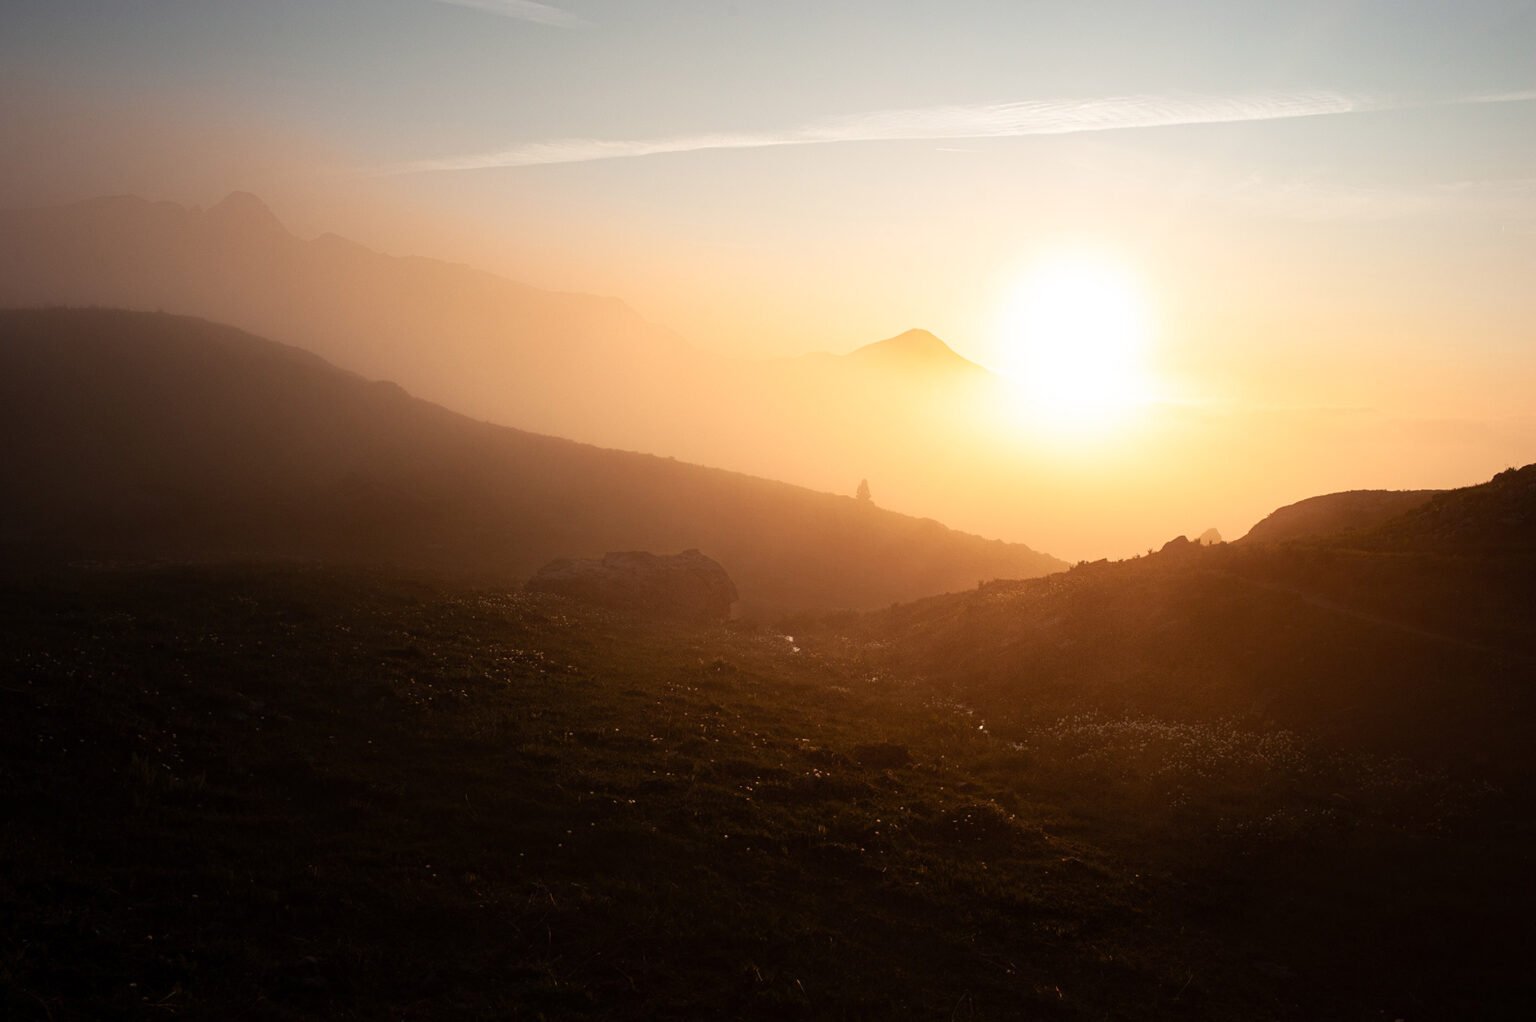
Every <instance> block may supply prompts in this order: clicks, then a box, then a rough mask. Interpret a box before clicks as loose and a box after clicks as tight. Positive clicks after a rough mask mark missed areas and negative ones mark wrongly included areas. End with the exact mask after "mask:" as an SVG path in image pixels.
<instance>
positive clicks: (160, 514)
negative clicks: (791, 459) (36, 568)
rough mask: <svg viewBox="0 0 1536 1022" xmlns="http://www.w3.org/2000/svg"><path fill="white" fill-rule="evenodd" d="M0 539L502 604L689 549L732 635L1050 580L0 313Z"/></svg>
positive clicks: (1030, 565)
mask: <svg viewBox="0 0 1536 1022" xmlns="http://www.w3.org/2000/svg"><path fill="white" fill-rule="evenodd" d="M0 466H3V468H4V472H5V477H6V479H7V500H6V503H5V505H4V507H3V508H0V539H3V540H4V541H6V542H7V543H8V545H10V546H11V547H12V548H13V549H21V550H24V551H36V550H38V549H41V548H52V549H58V550H67V551H72V552H77V553H79V552H85V553H96V554H100V555H102V556H121V555H136V556H162V557H196V558H206V557H225V556H229V555H232V554H233V555H237V556H258V555H259V556H291V557H301V558H308V559H316V560H325V561H331V562H345V563H355V564H393V565H405V566H411V567H422V568H430V569H433V570H438V571H448V572H453V573H458V574H472V575H475V576H478V577H481V578H486V579H496V580H500V581H503V582H507V581H520V580H522V579H524V578H526V577H527V576H528V575H530V574H531V573H532V572H534V571H535V570H536V569H538V568H539V567H540V566H542V565H543V564H544V563H546V562H547V561H549V560H551V559H553V558H556V557H580V556H597V555H601V554H603V553H604V552H606V551H609V550H626V549H643V550H653V551H660V552H670V551H676V550H681V549H687V548H695V547H696V548H699V549H702V550H703V551H704V552H706V553H707V554H709V555H711V556H713V557H715V558H716V559H717V560H719V561H720V562H721V563H722V564H724V565H725V567H726V569H727V571H729V573H730V574H731V576H732V578H733V579H735V581H736V583H737V586H738V588H739V590H740V593H741V597H742V601H743V605H744V607H745V608H746V609H747V610H748V611H749V612H777V611H782V610H787V609H796V608H801V609H803V608H816V607H820V608H837V607H872V606H882V605H885V604H888V603H890V602H892V601H895V600H904V599H913V598H916V597H918V596H922V595H926V594H929V593H934V592H942V591H946V590H954V589H958V588H968V587H972V586H974V585H975V584H976V582H977V580H979V579H987V578H996V577H1011V576H1031V575H1038V574H1042V573H1045V572H1048V571H1053V570H1057V569H1059V568H1060V567H1063V565H1062V564H1061V562H1059V561H1057V560H1056V559H1055V558H1052V557H1049V556H1046V555H1044V554H1039V553H1036V552H1035V551H1033V550H1030V549H1028V548H1027V547H1023V546H1019V545H1016V544H1004V543H1001V542H994V541H988V540H984V539H981V538H979V537H975V536H970V535H965V534H961V533H957V532H953V531H951V530H949V529H946V528H944V527H943V526H942V525H940V524H939V523H937V522H934V521H930V520H920V519H914V518H910V517H906V516H904V515H898V514H895V513H892V512H888V511H883V510H880V509H878V508H876V507H873V506H871V505H869V504H867V503H860V502H857V501H854V500H852V499H850V498H845V497H837V496H833V495H830V494H821V493H815V492H812V491H809V490H804V489H801V488H798V487H793V486H788V485H784V484H781V483H774V482H769V481H767V480H763V479H755V478H752V477H749V476H743V475H738V474H735V473H729V472H723V471H718V470H713V469H707V468H702V467H698V466H694V465H688V464H682V463H679V462H676V461H673V460H671V459H666V458H656V457H650V456H644V455H639V454H631V453H626V452H620V451H611V450H603V449H600V448H595V447H588V446H584V445H581V444H576V443H572V442H569V441H564V440H559V439H555V438H552V437H544V436H538V435H534V434H530V433H524V432H520V431H517V430H512V429H506V428H501V427H495V426H490V425H487V424H485V423H480V422H475V421H472V420H470V419H467V418H464V417H462V416H458V415H455V414H453V413H450V412H448V411H446V410H444V409H442V408H439V407H437V406H435V405H431V404H428V403H426V402H423V401H419V400H415V399H413V398H411V397H409V396H408V395H407V394H405V393H404V392H403V391H401V390H400V389H399V388H398V387H395V386H393V385H391V384H387V383H369V382H366V381H364V380H362V379H360V378H358V377H356V376H353V375H351V374H348V373H345V372H342V371H340V370H338V369H336V368H334V367H332V366H329V365H327V364H326V363H324V362H323V361H321V360H320V359H318V358H317V357H315V356H313V355H309V354H306V353H303V352H300V351H298V350H296V349H292V348H286V347H283V346H281V345H277V344H273V343H270V342H267V341H262V340H260V339H257V338H254V337H251V336H249V335H247V334H244V333H241V332H239V331H236V330H232V329H229V328H225V327H220V326H216V325H212V324H209V323H206V322H203V321H200V320H193V319H185V318H179V317H172V316H162V315H154V314H147V313H129V312H117V311H70V310H52V311H22V312H4V313H0Z"/></svg>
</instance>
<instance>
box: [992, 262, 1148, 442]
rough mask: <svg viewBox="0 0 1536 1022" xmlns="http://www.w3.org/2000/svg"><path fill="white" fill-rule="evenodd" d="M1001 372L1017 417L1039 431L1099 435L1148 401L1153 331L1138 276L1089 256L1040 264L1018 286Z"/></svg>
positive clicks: (1006, 322) (1006, 325)
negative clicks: (1149, 361)
mask: <svg viewBox="0 0 1536 1022" xmlns="http://www.w3.org/2000/svg"><path fill="white" fill-rule="evenodd" d="M1001 331H1002V339H1001V344H1000V353H999V357H998V360H997V361H998V363H999V364H998V366H997V369H998V370H999V372H1000V373H1001V374H1002V375H1003V376H1004V377H1005V378H1006V379H1008V380H1009V381H1011V383H1012V386H1013V390H1014V394H1013V400H1014V402H1015V403H1016V406H1015V408H1014V409H1013V411H1014V413H1015V418H1017V419H1018V420H1019V421H1021V422H1023V423H1027V424H1028V425H1029V426H1031V427H1032V428H1035V429H1039V430H1042V431H1050V432H1058V433H1070V434H1074V435H1082V434H1091V433H1101V432H1103V431H1105V430H1107V429H1110V428H1112V427H1114V426H1116V425H1118V424H1120V423H1122V422H1124V421H1125V419H1126V418H1127V417H1129V416H1130V415H1131V414H1132V413H1134V412H1135V411H1136V410H1137V409H1138V408H1140V407H1141V406H1143V405H1145V404H1146V403H1147V402H1148V401H1150V400H1151V397H1152V390H1153V387H1152V380H1151V377H1150V374H1149V369H1148V366H1147V355H1148V347H1149V346H1150V342H1151V336H1152V328H1151V317H1150V315H1149V314H1148V310H1147V304H1146V301H1145V299H1144V297H1143V294H1142V291H1141V288H1140V286H1139V284H1138V282H1137V281H1136V279H1135V278H1134V277H1133V276H1132V275H1131V274H1130V273H1129V272H1128V271H1127V270H1126V269H1125V268H1124V267H1122V266H1120V265H1119V264H1117V263H1116V262H1115V261H1114V260H1112V259H1109V258H1106V257H1103V256H1099V255H1096V254H1087V253H1070V254H1067V253H1064V254H1060V255H1056V256H1053V257H1050V258H1047V259H1044V260H1042V261H1040V262H1038V263H1037V264H1035V265H1034V266H1033V267H1032V268H1031V269H1029V270H1028V271H1027V272H1026V273H1025V275H1024V276H1023V278H1022V279H1021V280H1020V281H1019V282H1018V283H1017V284H1016V285H1014V288H1013V291H1012V293H1011V294H1010V295H1009V297H1008V300H1007V305H1006V307H1005V310H1004V316H1003V322H1002V327H1001Z"/></svg>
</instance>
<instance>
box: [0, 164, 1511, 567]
mask: <svg viewBox="0 0 1536 1022" xmlns="http://www.w3.org/2000/svg"><path fill="white" fill-rule="evenodd" d="M49 304H64V305H109V306H120V307H127V308H136V309H143V310H154V309H163V310H165V311H168V312H177V313H186V314H191V315H197V316H203V317H207V318H210V319H214V320H217V321H220V322H227V323H231V324H233V325H235V326H238V327H240V328H242V329H247V330H250V331H252V332H254V333H257V334H259V335H261V336H268V337H272V338H274V339H277V340H279V341H282V342H284V343H289V344H294V345H297V346H299V347H302V348H306V349H308V350H310V351H314V352H316V353H317V354H320V355H321V356H323V357H325V358H326V359H328V360H329V361H332V362H334V363H336V364H337V365H340V366H342V367H343V368H346V369H350V370H352V371H355V372H359V373H362V374H363V375H364V376H367V377H370V378H379V379H389V380H394V381H398V382H399V383H400V384H401V385H402V386H405V387H406V388H407V389H409V390H410V391H411V392H412V393H413V394H419V395H420V396H421V397H423V398H425V399H427V400H431V401H434V402H437V403H440V404H443V405H445V406H446V407H449V408H452V409H454V410H456V411H461V412H464V413H466V414H469V415H471V416H473V417H476V418H483V419H486V420H488V421H493V422H497V423H501V424H503V425H510V426H515V427H518V428H522V429H531V430H535V431H537V432H541V433H548V434H553V435H558V436H563V437H567V438H570V439H576V440H580V441H583V442H587V443H596V444H600V445H603V446H608V447H615V448H620V449H625V450H639V451H646V452H650V453H655V454H661V455H666V456H673V457H678V458H681V459H684V460H688V461H692V462H696V463H700V464H706V465H715V466H719V467H725V468H731V469H734V470H737V471H745V472H748V473H750V474H754V475H760V476H764V477H767V478H773V479H780V480H784V481H788V482H793V483H797V484H799V485H805V486H810V487H811V488H813V489H819V490H825V491H832V492H852V489H853V486H854V484H855V483H856V482H857V481H858V480H859V479H861V478H863V479H868V480H869V481H870V485H871V488H872V491H873V494H874V497H875V500H876V502H878V503H880V504H882V505H883V506H887V507H892V508H895V509H898V510H902V511H906V512H910V513H916V514H919V515H925V516H932V517H936V518H940V519H942V520H944V521H946V522H950V523H953V524H955V525H957V526H958V527H962V528H965V529H967V530H969V531H974V532H979V533H982V534H988V535H997V536H1001V537H1003V538H1005V539H1010V540H1016V541H1022V542H1026V543H1029V544H1031V545H1036V546H1042V547H1046V548H1048V549H1050V548H1056V549H1059V550H1061V551H1062V552H1063V553H1064V554H1069V555H1071V556H1073V557H1078V556H1088V557H1099V556H1103V555H1105V554H1106V553H1107V554H1112V555H1124V554H1127V553H1131V552H1134V551H1136V550H1139V549H1145V548H1147V547H1151V546H1155V545H1156V544H1158V543H1160V542H1161V541H1162V539H1163V538H1165V537H1166V536H1168V535H1171V534H1174V533H1177V532H1179V531H1181V530H1184V529H1186V528H1188V524H1187V523H1188V522H1189V521H1190V520H1192V519H1193V520H1196V521H1200V520H1202V519H1203V520H1204V521H1205V522H1207V523H1208V522H1212V521H1215V522H1216V523H1217V524H1218V525H1220V526H1221V527H1222V529H1223V530H1225V531H1226V532H1227V533H1228V534H1236V533H1239V532H1240V531H1241V530H1240V529H1237V528H1231V527H1229V525H1228V522H1229V521H1231V520H1232V519H1234V518H1236V519H1237V521H1238V522H1240V523H1243V522H1246V521H1253V520H1255V519H1257V518H1258V517H1259V516H1260V515H1261V514H1262V513H1263V512H1264V511H1265V510H1267V509H1268V508H1271V507H1273V506H1275V504H1276V503H1278V502H1279V499H1281V498H1282V497H1283V495H1285V494H1287V493H1295V492H1297V490H1298V489H1299V488H1303V487H1306V488H1311V487H1316V488H1318V489H1322V488H1325V487H1326V485H1327V484H1328V483H1336V482H1341V481H1348V480H1354V479H1358V478H1359V475H1358V469H1357V467H1356V466H1357V465H1358V464H1359V463H1361V462H1362V461H1365V462H1369V463H1371V464H1382V463H1385V462H1386V461H1388V460H1389V458H1388V456H1387V454H1386V453H1385V447H1384V446H1382V445H1387V446H1390V445H1392V444H1397V443H1399V442H1400V441H1399V439H1398V438H1399V436H1400V435H1401V433H1402V432H1403V431H1404V430H1405V429H1409V428H1411V429H1414V430H1421V431H1422V430H1438V429H1440V428H1441V427H1439V426H1434V425H1427V426H1422V427H1421V426H1411V427H1410V426H1405V425H1403V424H1401V423H1391V422H1381V421H1377V420H1375V419H1373V418H1371V417H1369V416H1366V417H1362V416H1359V415H1349V416H1344V417H1340V416H1339V415H1337V414H1329V415H1325V416H1323V417H1322V418H1321V419H1319V418H1318V417H1317V416H1316V415H1314V414H1313V413H1310V412H1284V411H1271V410H1264V411H1260V412H1242V413H1237V412H1233V411H1230V410H1213V409H1211V408H1207V407H1204V406H1199V405H1193V406H1188V407H1182V406H1176V405H1168V406H1165V407H1157V408H1153V409H1151V410H1149V411H1147V412H1146V416H1145V421H1140V422H1137V423H1135V424H1134V426H1133V427H1128V428H1129V429H1130V436H1129V437H1127V438H1123V439H1122V441H1120V442H1117V443H1116V444H1115V445H1114V446H1113V447H1110V446H1107V445H1102V444H1099V443H1097V442H1095V441H1094V440H1092V439H1091V437H1090V438H1089V439H1087V440H1081V439H1072V438H1071V437H1070V436H1068V437H1061V436H1056V435H1054V433H1053V429H1052V427H1051V426H1050V425H1049V424H1048V423H1047V424H1042V423H1040V422H1037V421H1035V420H1034V419H1033V418H1032V416H1034V414H1035V413H1034V411H1032V410H1031V403H1032V402H1035V401H1037V400H1038V399H1039V396H1040V395H1041V394H1045V395H1046V396H1047V397H1049V394H1050V393H1051V392H1052V389H1053V387H1054V386H1055V384H1053V383H1052V382H1051V381H1050V380H1049V378H1048V377H1041V378H1037V379H1035V380H1033V381H1024V383H1025V384H1028V385H1027V386H1025V385H1023V384H1021V383H1020V381H1018V380H1010V379H1005V378H1003V377H1000V376H999V375H997V374H994V373H992V372H990V371H988V370H987V369H985V368H983V367H981V366H978V365H977V364H976V363H974V362H971V361H969V360H967V359H965V358H964V357H963V356H961V355H959V354H958V353H957V352H956V351H955V350H954V349H953V348H952V347H951V346H950V345H949V344H947V343H945V341H944V340H942V339H940V338H938V337H936V336H935V335H933V334H932V333H930V332H928V331H925V330H920V329H914V330H909V331H907V332H905V333H902V334H900V335H898V336H895V337H891V338H889V339H887V340H884V341H878V342H875V343H872V344H867V345H865V346H863V347H860V348H857V349H855V350H854V351H852V352H850V353H849V354H846V355H831V354H814V355H807V356H801V357H794V358H764V359H749V358H742V357H739V356H730V355H725V354H720V353H718V352H719V351H721V350H727V349H728V345H725V346H723V347H722V345H721V340H722V339H720V338H696V339H693V340H695V341H699V342H701V343H699V344H689V343H685V342H684V341H682V340H681V339H679V338H678V337H677V336H675V335H673V334H672V333H670V332H669V331H667V330H665V329H663V328H661V327H658V326H656V325H654V324H652V323H649V322H647V321H646V320H645V319H643V318H642V317H640V316H639V315H637V314H636V313H635V312H634V311H633V310H632V309H631V308H629V307H628V306H626V305H625V304H623V303H622V302H619V301H617V300H614V299H608V298H597V297H593V296H589V295H581V294H565V293H557V292H550V291H544V290H540V289H538V288H533V287H529V286H526V285H522V284H518V283H516V282H513V281H510V280H507V279H505V278H502V277H498V276H495V275H493V274H489V273H484V272H480V271H477V270H474V269H471V268H469V267H466V266H462V265H457V264H452V263H445V262H441V261H437V260H431V259H421V258H414V257H395V256H389V255H384V254H381V253H378V252H374V251H371V250H369V249H367V248H364V247H363V246H360V245H356V244H353V243H351V242H348V241H346V240H345V239H342V238H339V237H336V236H335V235H321V236H320V237H317V238H314V239H302V238H299V237H297V236H295V235H293V234H291V233H289V232H288V231H287V230H286V229H284V227H283V226H282V224H281V222H280V220H279V219H278V217H277V216H276V215H275V214H273V213H272V211H271V210H270V209H268V208H267V207H266V206H265V205H264V204H263V203H262V202H261V201H260V200H259V199H257V198H255V197H254V196H251V195H247V194H243V193H235V194H233V195H231V196H229V197H228V198H226V199H225V200H224V201H222V202H220V203H218V204H217V205H215V206H212V207H210V208H208V209H206V210H200V209H197V208H187V207H182V206H178V205H176V204H173V203H164V202H148V201H145V200H142V199H137V198H133V197H128V196H117V197H111V198H104V199H96V200H90V201H87V202H82V203H75V204H72V205H67V206H60V207H48V208H36V209H25V210H10V211H5V212H3V213H0V305H4V306H12V307H19V306H36V305H49ZM703 342H708V343H703ZM1037 375H1038V374H1037ZM1061 385H1062V386H1070V384H1069V383H1068V382H1063V383H1062V384H1061ZM1533 429H1536V424H1533ZM1533 435H1536V433H1533ZM1523 436H1524V434H1523V433H1521V432H1519V431H1518V430H1516V431H1515V432H1508V431H1503V432H1500V433H1498V434H1497V435H1496V437H1495V438H1492V439H1490V437H1489V436H1487V435H1484V433H1482V432H1479V431H1475V430H1471V431H1469V430H1464V429H1458V430H1457V431H1456V434H1455V440H1454V442H1447V443H1440V442H1437V443H1436V444H1435V445H1434V446H1433V448H1432V449H1433V451H1435V452H1438V454H1437V456H1438V457H1440V458H1442V459H1443V462H1444V463H1440V462H1433V463H1432V462H1429V461H1425V460H1424V459H1423V458H1420V459H1419V462H1416V464H1418V465H1419V467H1418V468H1417V469H1416V470H1415V471H1416V472H1417V473H1418V474H1419V475H1420V477H1425V476H1426V474H1427V475H1428V477H1435V476H1441V477H1443V476H1444V475H1445V473H1446V471H1447V467H1446V466H1447V465H1449V464H1451V463H1452V462H1457V461H1458V459H1463V460H1464V452H1465V450H1467V449H1468V448H1466V447H1465V445H1467V444H1471V445H1473V446H1477V447H1478V450H1479V451H1481V452H1482V453H1480V454H1478V455H1477V456H1478V457H1480V458H1486V457H1487V456H1488V446H1487V445H1488V444H1489V443H1490V442H1495V441H1496V442H1495V447H1496V448H1497V449H1501V450H1502V449H1504V448H1508V449H1510V450H1515V449H1518V448H1519V446H1520V443H1521V442H1522V439H1521V438H1522V437H1523ZM1298 437H1315V438H1316V439H1317V442H1318V444H1322V445H1323V448H1325V449H1326V452H1327V453H1324V452H1323V451H1322V450H1308V451H1307V452H1305V456H1301V454H1299V453H1298V449H1297V447H1296V444H1297V440H1298ZM1325 439H1326V441H1327V442H1326V443H1325ZM1458 452H1463V453H1458ZM1421 462H1422V464H1420V463H1421ZM1503 463H1505V464H1507V462H1503ZM1259 464H1262V465H1263V466H1264V470H1263V471H1262V472H1259V471H1257V470H1256V468H1248V467H1236V466H1257V465H1259ZM1495 464H1498V463H1495ZM1380 471H1386V470H1384V469H1380V468H1378V472H1380ZM1451 478H1460V476H1459V475H1455V476H1452V477H1451ZM1303 492H1305V491H1303ZM1125 506H1135V507H1136V508H1137V514H1136V515H1134V516H1126V515H1123V514H1121V513H1120V510H1121V508H1123V507H1125Z"/></svg>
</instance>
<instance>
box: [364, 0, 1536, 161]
mask: <svg viewBox="0 0 1536 1022" xmlns="http://www.w3.org/2000/svg"><path fill="white" fill-rule="evenodd" d="M450 2H459V0H450ZM1530 99H1536V91H1527V92H1512V93H1503V94H1498V95H1485V96H1466V97H1460V98H1454V99H1450V100H1445V101H1441V102H1439V103H1433V104H1425V103H1405V102H1393V101H1387V100H1382V99H1378V98H1373V97H1370V96H1365V95H1358V94H1355V95H1351V94H1346V93H1339V92H1328V91H1311V92H1305V91H1303V92H1287V93H1264V94H1254V95H1247V96H1225V97H1224V96H1187V95H1167V96H1113V97H1107V98H1101V99H1078V100H1027V101H1024V102H1017V103H991V104H982V105H975V106H937V107H919V108H916V109H907V110H879V111H874V112H871V113H863V114H854V115H851V116H843V117H834V118H828V119H824V120H820V121H815V122H812V123H810V124H807V125H803V126H801V127H797V128H790V129H785V130H781V131H763V132H721V133H712V134H711V133H702V134H693V135H673V136H665V137H660V138H648V139H600V138H565V139H554V140H549V141H539V142H525V143H521V144H518V145H514V146H510V147H508V148H505V149H499V150H493V151H489V152H482V153H471V154H468V155H461V156H448V157H441V158H436V159H426V160H417V161H414V162H410V163H403V164H398V165H396V166H393V167H388V168H385V172H386V173H405V174H414V173H425V172H431V171H449V170H483V169H490V168H496V167H534V166H543V165H548V164H557V163H588V162H592V161H594V160H616V159H626V158H633V157H638V156H655V155H659V154H662V153H688V152H700V151H704V150H715V149H762V148H768V147H771V146H788V145H825V144H829V143H834V142H888V141H942V140H960V139H981V138H1020V137H1024V136H1027V135H1065V134H1073V133H1076V132H1084V131H1118V130H1123V129H1127V128H1160V127H1173V126H1178V125H1192V124H1237V123H1243V122H1249V121H1272V120H1290V119H1295V118H1300V117H1323V116H1329V115H1334V114H1346V113H1355V112H1361V111H1369V110H1391V109H1403V108H1405V107H1409V106H1426V105H1436V106H1440V105H1452V106H1454V105H1461V104H1466V103H1510V102H1521V101H1525V100H1530Z"/></svg>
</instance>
